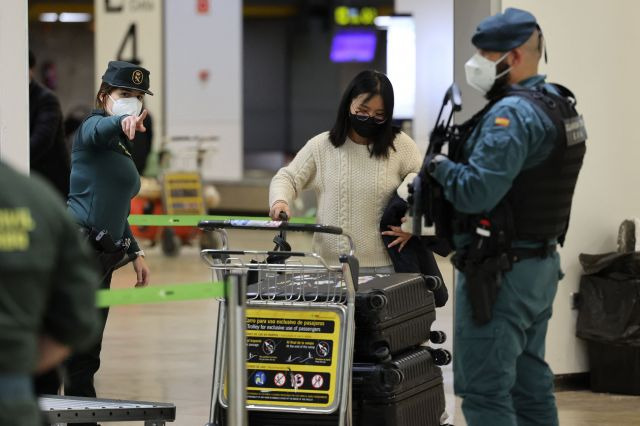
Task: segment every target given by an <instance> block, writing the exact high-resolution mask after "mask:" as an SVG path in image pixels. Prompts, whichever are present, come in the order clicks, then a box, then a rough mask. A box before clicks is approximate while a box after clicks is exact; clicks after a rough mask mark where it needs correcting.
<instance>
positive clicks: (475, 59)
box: [464, 52, 511, 94]
mask: <svg viewBox="0 0 640 426" xmlns="http://www.w3.org/2000/svg"><path fill="white" fill-rule="evenodd" d="M508 54H509V52H507V53H505V54H504V55H503V56H502V57H501V58H500V59H498V60H497V61H495V62H493V61H491V60H489V59H487V58H485V57H484V56H482V55H481V54H480V53H476V54H475V55H473V56H472V57H471V59H469V60H468V61H467V63H466V64H464V71H465V74H466V75H467V83H469V86H471V87H473V88H474V89H476V90H478V91H480V92H482V94H486V93H487V92H488V91H489V90H490V89H491V87H492V86H493V83H494V82H495V81H496V79H498V78H500V77H502V76H503V75H505V74H506V73H508V72H509V71H510V70H511V67H509V68H507V69H506V70H504V71H502V72H501V73H500V74H498V75H496V67H497V66H498V64H499V63H500V62H502V61H503V60H504V58H506V57H507V55H508Z"/></svg>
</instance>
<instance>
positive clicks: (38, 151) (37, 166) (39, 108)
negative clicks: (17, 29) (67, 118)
mask: <svg viewBox="0 0 640 426" xmlns="http://www.w3.org/2000/svg"><path fill="white" fill-rule="evenodd" d="M35 66H36V58H35V56H34V54H33V52H32V51H31V50H29V162H30V167H31V171H32V172H37V173H39V174H40V175H42V176H43V177H44V178H45V179H46V180H48V181H49V182H50V183H51V184H52V185H53V186H54V187H55V188H56V189H57V190H58V192H59V193H60V195H61V196H62V198H63V199H64V200H66V199H67V194H68V193H69V173H70V171H71V169H70V166H69V150H68V149H67V146H66V144H65V140H64V130H63V120H62V109H61V108H60V102H59V101H58V98H57V97H56V95H55V94H54V93H53V92H52V91H51V90H49V89H48V88H46V87H44V86H43V85H41V84H40V83H38V82H37V81H35V80H34V79H33V74H34V70H35Z"/></svg>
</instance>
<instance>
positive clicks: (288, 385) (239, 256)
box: [198, 220, 358, 426]
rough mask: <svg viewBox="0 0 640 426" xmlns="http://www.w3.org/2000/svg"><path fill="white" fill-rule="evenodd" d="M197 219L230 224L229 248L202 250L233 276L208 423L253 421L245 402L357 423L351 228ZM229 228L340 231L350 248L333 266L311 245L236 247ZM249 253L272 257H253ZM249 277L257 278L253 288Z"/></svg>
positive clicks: (218, 227) (221, 275)
mask: <svg viewBox="0 0 640 426" xmlns="http://www.w3.org/2000/svg"><path fill="white" fill-rule="evenodd" d="M198 226H199V227H200V228H201V229H203V230H207V231H217V232H219V233H221V234H222V241H223V249H208V250H203V251H202V252H201V256H202V258H203V259H204V260H205V262H206V263H207V264H208V265H209V266H210V268H211V269H212V272H213V278H214V279H216V280H225V282H227V283H228V285H231V287H229V286H228V287H227V298H226V299H225V300H223V303H221V304H220V309H219V311H218V333H217V337H216V350H215V360H214V372H213V383H212V391H211V411H210V416H209V423H208V425H216V426H218V425H222V424H224V422H225V420H227V423H226V424H229V425H233V426H236V425H239V426H242V425H245V424H246V419H247V413H246V411H245V409H244V408H245V407H246V408H247V409H248V410H249V411H251V412H255V411H261V412H271V413H290V414H295V413H305V414H318V415H319V416H318V420H322V419H321V418H323V416H322V415H323V414H324V415H326V416H330V417H331V418H332V419H335V420H336V421H337V424H338V425H340V426H346V425H350V424H351V365H352V359H353V343H354V334H355V326H354V311H355V303H354V301H355V291H356V287H355V286H356V283H357V275H358V271H357V269H358V262H357V260H356V258H355V257H354V256H353V253H354V245H353V240H352V239H351V237H349V236H348V235H347V234H345V233H343V232H342V229H341V228H338V227H333V226H324V225H308V224H292V223H288V222H280V221H273V222H263V221H245V220H240V221H234V220H230V221H203V222H200V224H199V225H198ZM225 229H245V230H246V229H251V230H270V231H280V232H281V237H284V235H283V234H284V232H285V231H298V232H310V233H327V234H333V235H340V236H342V237H344V238H345V239H346V240H347V241H348V244H349V253H348V254H344V255H341V256H340V259H339V260H340V265H337V266H332V265H329V264H328V263H327V262H326V261H325V259H323V258H322V257H321V256H319V255H318V254H316V253H310V252H296V251H255V250H253V251H245V250H229V249H228V243H227V241H228V240H227V235H226V231H225ZM247 256H254V257H255V256H262V257H263V258H268V259H269V262H267V261H260V262H256V261H255V259H253V260H252V261H250V262H248V261H246V260H245V259H246V257H247ZM274 262H275V263H274ZM247 280H249V281H251V283H252V284H251V285H250V286H249V287H248V291H246V290H244V289H245V288H246V287H245V285H246V282H247ZM233 285H236V286H237V287H238V289H237V291H236V289H234V288H233ZM243 296H244V297H243ZM234 298H235V299H236V300H232V299H234ZM245 299H246V324H242V321H243V320H244V319H245V316H244V312H239V311H238V309H237V308H238V307H240V309H241V310H242V308H244V306H242V304H243V302H244V301H245ZM227 310H228V311H229V312H227ZM232 310H233V311H234V312H231V311H232ZM227 322H229V324H227ZM232 323H233V324H232ZM245 328H246V330H245ZM245 333H246V343H245V339H244V338H243V337H244V334H245ZM232 334H235V336H232ZM239 360H240V361H242V362H239ZM244 361H246V364H245V362H244ZM227 367H228V368H227ZM245 367H246V370H245ZM225 372H226V373H225ZM245 398H246V400H245ZM242 400H245V402H241V401H242ZM234 404H239V406H238V405H236V406H234ZM314 417H315V416H314ZM324 418H326V417H324Z"/></svg>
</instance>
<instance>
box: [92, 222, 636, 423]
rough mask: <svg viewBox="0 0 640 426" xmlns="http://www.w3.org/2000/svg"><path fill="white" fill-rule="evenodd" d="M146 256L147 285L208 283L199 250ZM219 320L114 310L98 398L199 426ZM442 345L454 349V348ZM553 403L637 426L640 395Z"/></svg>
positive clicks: (567, 413) (264, 245) (450, 404)
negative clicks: (147, 405)
mask: <svg viewBox="0 0 640 426" xmlns="http://www.w3.org/2000/svg"><path fill="white" fill-rule="evenodd" d="M271 238H272V235H271V234H266V233H263V232H259V231H244V232H239V231H231V232H230V235H229V240H230V246H231V248H234V249H269V248H270V246H272V243H271ZM289 241H291V243H292V246H293V248H294V249H296V250H308V249H309V248H310V240H309V238H307V237H305V236H302V235H299V234H297V235H296V234H291V233H290V234H289ZM143 246H144V243H143ZM145 252H146V253H147V260H148V264H149V266H150V268H151V281H152V285H153V284H156V285H159V284H174V283H176V284H177V283H189V282H202V281H206V280H209V279H210V277H211V274H210V271H209V270H208V269H207V267H206V265H205V264H204V263H203V262H202V261H201V260H200V257H199V250H198V249H197V248H196V247H183V249H182V251H181V254H180V255H179V256H178V257H175V258H169V257H165V256H163V254H162V253H161V251H160V249H159V248H158V247H151V248H147V247H145ZM440 265H441V269H442V272H443V275H444V276H445V278H449V277H451V275H452V271H451V266H450V265H449V264H448V262H447V261H446V260H443V261H442V262H440ZM449 279H450V278H449ZM134 283H135V275H134V273H133V269H132V268H131V267H130V266H127V267H126V268H124V269H123V270H120V271H118V272H116V274H115V275H114V279H113V288H127V287H131V286H133V284H134ZM448 284H449V282H448ZM450 291H451V290H450ZM216 322H217V302H215V301H213V300H211V301H192V302H175V303H165V304H153V305H139V306H128V307H116V308H112V309H111V311H110V314H109V320H108V323H107V329H106V332H105V338H104V342H103V350H102V354H103V355H102V366H101V368H100V371H99V373H98V376H97V378H96V387H97V391H98V395H99V396H100V397H104V398H116V399H133V400H143V401H157V402H172V403H174V404H175V405H176V407H177V418H176V421H175V422H174V423H169V424H175V425H178V426H201V425H204V424H205V423H206V421H207V419H208V416H209V397H210V390H211V375H212V369H213V346H214V339H215V332H216ZM451 328H452V311H451V304H447V306H445V307H444V308H441V309H438V312H437V320H436V324H435V325H434V329H439V330H443V331H445V332H447V334H448V335H449V336H451ZM444 347H446V348H448V349H451V342H450V341H449V342H447V343H445V345H444ZM454 356H455V354H454ZM444 377H445V392H446V399H447V412H448V413H449V415H450V419H449V421H450V422H451V423H453V424H455V425H456V426H463V425H465V424H466V423H465V422H464V418H463V416H462V412H461V410H460V400H459V399H456V398H455V397H454V396H453V390H452V381H453V378H452V371H451V366H447V367H445V368H444ZM556 398H557V401H558V409H559V415H560V424H561V425H563V426H588V425H594V426H595V425H598V426H602V425H616V426H631V425H640V397H633V396H622V395H609V394H596V393H592V392H590V391H588V390H584V391H566V392H557V393H556ZM118 424H121V425H131V426H133V425H137V424H140V423H118ZM487 426H488V425H487Z"/></svg>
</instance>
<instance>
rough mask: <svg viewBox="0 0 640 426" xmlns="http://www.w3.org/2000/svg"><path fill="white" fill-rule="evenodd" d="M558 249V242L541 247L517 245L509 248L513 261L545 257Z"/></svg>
mask: <svg viewBox="0 0 640 426" xmlns="http://www.w3.org/2000/svg"><path fill="white" fill-rule="evenodd" d="M556 251H557V245H556V244H549V245H543V246H541V247H533V248H528V247H527V248H525V247H516V248H512V249H511V250H509V257H510V258H511V261H512V262H513V263H516V262H519V261H521V260H525V259H533V258H536V257H539V258H541V259H545V258H547V257H549V256H551V255H552V254H553V253H555V252H556Z"/></svg>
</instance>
